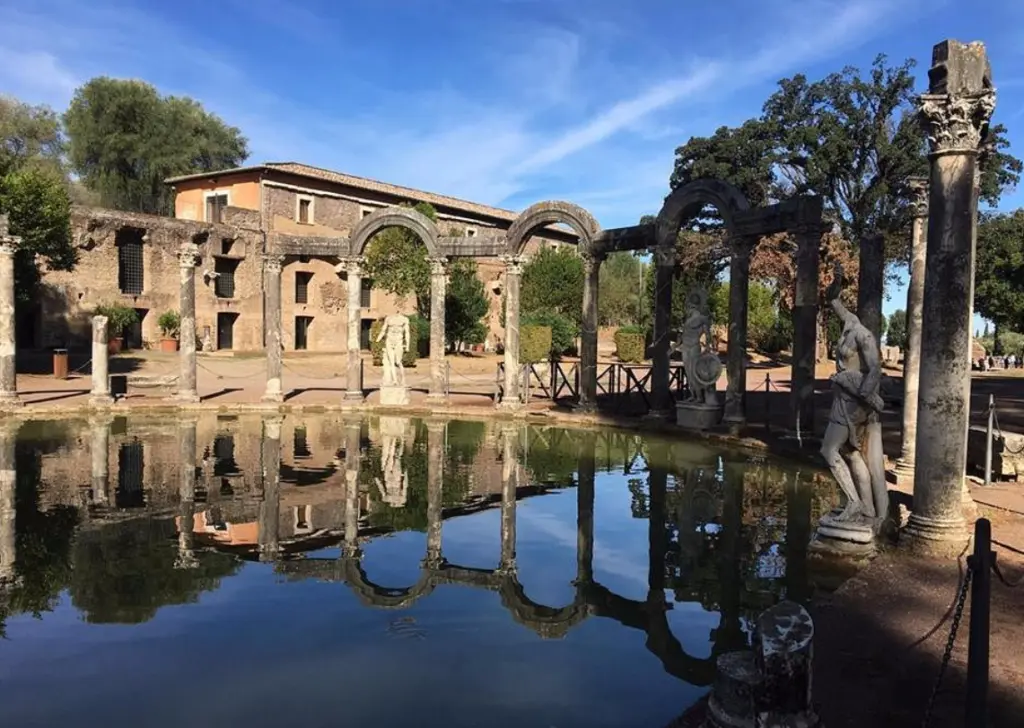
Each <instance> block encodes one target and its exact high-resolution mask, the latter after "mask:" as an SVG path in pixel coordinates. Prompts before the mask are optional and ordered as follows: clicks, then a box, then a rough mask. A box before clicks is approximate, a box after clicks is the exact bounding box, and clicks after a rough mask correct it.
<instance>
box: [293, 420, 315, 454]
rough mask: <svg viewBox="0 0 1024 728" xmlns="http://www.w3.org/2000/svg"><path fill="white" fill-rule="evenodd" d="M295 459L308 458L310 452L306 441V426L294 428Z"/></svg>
mask: <svg viewBox="0 0 1024 728" xmlns="http://www.w3.org/2000/svg"><path fill="white" fill-rule="evenodd" d="M294 444H295V459H296V460H298V459H300V458H308V457H309V456H310V455H311V454H312V453H310V451H309V443H308V442H307V441H306V428H305V427H296V428H295V437H294Z"/></svg>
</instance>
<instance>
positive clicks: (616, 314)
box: [581, 252, 644, 326]
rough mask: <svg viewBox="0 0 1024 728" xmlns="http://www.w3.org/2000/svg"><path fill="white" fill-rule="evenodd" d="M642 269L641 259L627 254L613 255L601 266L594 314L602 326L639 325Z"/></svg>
mask: <svg viewBox="0 0 1024 728" xmlns="http://www.w3.org/2000/svg"><path fill="white" fill-rule="evenodd" d="M642 267H643V263H641V261H640V259H639V258H637V257H636V256H635V255H633V254H632V253H628V252H618V253H612V254H611V255H609V256H608V258H607V259H606V260H605V261H604V262H603V263H602V264H601V273H600V280H599V282H598V298H597V312H598V319H599V321H600V323H601V325H602V326H623V325H625V324H632V323H638V322H639V318H640V295H641V286H640V279H641V276H642V275H643V273H644V271H643V270H642ZM581 305H582V301H581Z"/></svg>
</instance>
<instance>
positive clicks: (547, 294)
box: [520, 245, 583, 327]
mask: <svg viewBox="0 0 1024 728" xmlns="http://www.w3.org/2000/svg"><path fill="white" fill-rule="evenodd" d="M521 286H522V288H521V290H520V302H521V303H520V311H521V312H522V313H523V314H524V315H529V314H534V313H554V314H558V315H559V316H562V317H564V318H566V319H568V320H569V321H570V322H572V324H573V325H574V326H576V327H579V325H580V319H581V318H582V316H583V260H582V259H581V258H580V257H579V255H577V254H576V251H575V250H574V249H573V248H571V247H569V246H565V245H559V246H557V247H550V246H544V247H542V248H541V249H540V250H539V251H538V252H537V254H536V255H535V256H533V258H531V259H530V261H529V262H527V263H526V265H525V266H523V281H522V284H521Z"/></svg>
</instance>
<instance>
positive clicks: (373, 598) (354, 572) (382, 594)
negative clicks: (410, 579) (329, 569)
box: [342, 558, 435, 609]
mask: <svg viewBox="0 0 1024 728" xmlns="http://www.w3.org/2000/svg"><path fill="white" fill-rule="evenodd" d="M342 573H343V576H344V579H345V583H346V584H348V585H349V587H350V588H351V589H352V591H354V592H355V594H356V596H357V597H358V598H359V601H361V602H362V603H363V604H366V605H367V606H370V607H377V608H379V609H404V608H406V607H409V606H412V605H413V604H415V603H416V602H417V601H418V600H419V599H420V598H421V597H425V596H426V595H428V594H430V593H431V592H432V591H434V586H435V583H434V579H433V578H432V577H433V575H432V574H431V572H430V571H429V570H427V569H424V570H423V571H422V573H421V574H420V578H419V580H418V581H417V582H416V583H415V584H413V585H412V586H410V587H400V588H394V587H385V586H380V585H378V584H374V583H373V582H372V581H370V579H369V578H368V577H367V576H366V571H365V570H364V569H363V564H362V560H361V559H358V558H354V559H353V558H349V559H344V564H343V566H342Z"/></svg>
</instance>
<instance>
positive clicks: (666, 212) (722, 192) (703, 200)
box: [655, 179, 750, 247]
mask: <svg viewBox="0 0 1024 728" xmlns="http://www.w3.org/2000/svg"><path fill="white" fill-rule="evenodd" d="M706 205H713V206H714V207H715V209H716V210H718V214H719V215H721V216H722V220H724V221H725V228H726V230H727V231H729V232H732V229H733V216H734V215H735V214H736V213H737V212H739V211H740V210H749V209H750V203H749V202H748V201H747V198H746V196H745V195H744V194H743V193H742V192H740V190H739V189H738V188H736V187H734V186H733V185H731V184H729V183H728V182H723V181H722V180H719V179H695V180H691V181H690V182H687V183H686V184H684V185H682V186H680V187H677V188H676V189H674V190H673V191H672V192H671V193H670V194H669V195H668V197H666V198H665V202H664V203H662V205H661V211H660V212H658V219H657V223H656V225H655V241H656V243H657V245H658V246H659V247H661V246H668V245H674V244H675V240H676V236H677V235H678V234H679V228H681V227H682V226H683V223H685V222H686V221H687V220H692V219H693V218H695V217H696V216H697V215H699V214H700V211H701V210H702V209H703V208H704V207H705V206H706Z"/></svg>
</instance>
